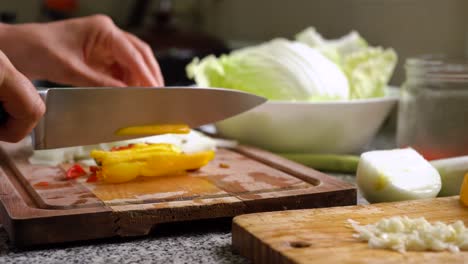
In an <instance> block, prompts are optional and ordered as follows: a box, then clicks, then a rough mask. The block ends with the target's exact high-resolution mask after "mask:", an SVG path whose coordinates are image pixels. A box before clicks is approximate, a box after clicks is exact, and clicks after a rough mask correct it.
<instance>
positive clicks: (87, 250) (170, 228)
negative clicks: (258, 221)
mask: <svg viewBox="0 0 468 264" xmlns="http://www.w3.org/2000/svg"><path fill="white" fill-rule="evenodd" d="M393 145H394V144H393V137H391V136H388V135H385V134H382V135H380V136H379V137H377V139H376V140H375V141H374V142H373V143H372V144H370V145H369V146H368V147H367V149H383V148H388V147H393ZM332 175H333V176H335V177H337V178H340V179H342V180H344V181H347V182H351V183H353V184H354V182H355V178H354V175H343V174H332ZM358 203H359V204H362V203H366V201H365V200H364V199H363V198H362V197H361V196H360V195H359V194H358ZM71 228H72V227H71ZM230 231H231V219H217V220H209V221H200V222H190V224H187V223H178V224H168V225H162V226H158V228H157V229H156V230H155V231H154V232H152V234H151V235H149V236H146V237H143V238H132V239H109V240H99V241H87V242H80V243H73V244H70V243H68V244H63V245H54V246H45V247H42V248H32V249H27V250H24V249H22V250H20V249H16V248H12V247H11V246H10V243H9V242H8V236H7V234H6V232H5V230H4V229H3V228H0V263H17V264H20V263H106V264H111V263H249V261H248V260H247V259H246V258H244V257H242V256H239V255H236V254H233V253H232V252H231V234H230Z"/></svg>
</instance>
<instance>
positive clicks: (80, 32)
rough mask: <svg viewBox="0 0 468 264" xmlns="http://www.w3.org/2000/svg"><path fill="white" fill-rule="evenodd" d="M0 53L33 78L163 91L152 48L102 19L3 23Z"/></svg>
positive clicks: (80, 84)
mask: <svg viewBox="0 0 468 264" xmlns="http://www.w3.org/2000/svg"><path fill="white" fill-rule="evenodd" d="M0 40H1V41H0V50H2V51H3V52H4V53H5V54H6V55H7V56H8V57H9V58H10V60H11V61H12V63H13V65H15V67H16V68H17V69H18V70H19V71H20V72H22V73H23V74H25V75H26V76H27V77H28V78H30V79H46V80H49V81H53V82H58V83H63V84H68V85H74V86H120V87H122V86H163V85H164V81H163V78H162V75H161V71H160V69H159V66H158V63H157V62H156V60H155V58H154V54H153V52H152V50H151V48H150V47H149V46H148V45H147V44H146V43H144V42H142V41H141V40H139V39H138V38H137V37H135V36H133V35H131V34H129V33H127V32H125V31H122V30H120V29H119V28H118V27H117V26H115V25H114V23H113V22H112V20H111V19H110V18H108V17H106V16H103V15H95V16H90V17H84V18H77V19H68V20H63V21H59V22H52V23H44V24H35V23H31V24H22V25H6V24H0Z"/></svg>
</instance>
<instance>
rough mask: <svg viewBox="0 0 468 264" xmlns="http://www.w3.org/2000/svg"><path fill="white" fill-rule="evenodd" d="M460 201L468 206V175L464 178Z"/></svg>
mask: <svg viewBox="0 0 468 264" xmlns="http://www.w3.org/2000/svg"><path fill="white" fill-rule="evenodd" d="M460 201H461V202H462V203H463V204H464V205H465V206H468V173H467V174H465V176H464V178H463V183H462V186H461V189H460Z"/></svg>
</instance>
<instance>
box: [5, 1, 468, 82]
mask: <svg viewBox="0 0 468 264" xmlns="http://www.w3.org/2000/svg"><path fill="white" fill-rule="evenodd" d="M96 13H102V14H106V15H108V16H110V17H112V18H113V20H114V22H115V23H116V24H117V25H119V26H120V27H121V28H123V29H125V30H127V31H130V32H132V33H134V34H136V35H137V36H139V37H140V38H142V39H143V40H145V41H146V42H148V43H149V44H150V45H151V47H152V48H153V50H154V52H155V54H156V57H157V59H158V60H159V63H160V64H161V68H162V71H163V74H164V76H165V79H166V84H167V85H185V84H190V81H189V80H187V79H186V76H185V65H186V64H187V63H188V62H190V61H191V60H192V58H193V57H197V56H198V57H203V56H205V55H207V54H217V55H219V54H221V53H226V52H229V51H230V50H233V49H236V48H240V47H244V46H247V45H251V44H256V43H259V42H262V41H266V40H269V39H272V38H274V37H286V38H293V37H294V35H295V34H296V33H298V32H299V31H301V30H302V29H304V28H306V27H308V26H314V27H315V28H316V29H317V30H318V32H320V33H321V34H322V35H324V36H325V37H327V38H337V37H340V36H342V35H344V34H346V33H348V32H349V31H351V30H357V31H358V32H359V33H360V34H361V35H362V36H363V37H364V38H365V39H366V40H368V41H369V43H370V44H372V45H381V46H384V47H393V48H394V49H395V50H396V51H397V53H398V55H399V58H400V60H399V65H398V67H397V69H396V72H395V75H394V76H393V79H392V81H391V84H393V85H400V84H401V82H402V81H403V80H404V71H403V67H402V64H403V62H404V60H405V58H407V57H409V56H416V55H420V54H425V53H433V54H440V53H443V54H447V55H449V56H463V55H467V54H468V19H467V17H468V1H467V0H293V1H284V0H119V1H116V0H99V1H95V0H48V1H47V0H15V1H6V0H3V1H0V20H1V21H2V22H4V23H12V24H14V23H28V22H46V21H53V20H58V19H65V18H69V17H79V16H87V15H91V14H96Z"/></svg>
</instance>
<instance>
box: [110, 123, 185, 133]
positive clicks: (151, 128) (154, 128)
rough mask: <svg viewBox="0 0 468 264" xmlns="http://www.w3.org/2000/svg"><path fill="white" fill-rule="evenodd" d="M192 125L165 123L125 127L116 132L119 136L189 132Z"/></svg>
mask: <svg viewBox="0 0 468 264" xmlns="http://www.w3.org/2000/svg"><path fill="white" fill-rule="evenodd" d="M188 133H190V127H189V126H187V125H185V124H165V125H147V126H132V127H124V128H121V129H119V130H117V131H116V132H115V134H116V135H118V136H134V135H162V134H188Z"/></svg>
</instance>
